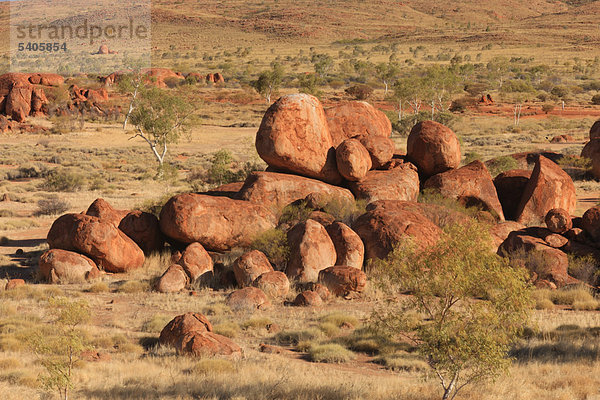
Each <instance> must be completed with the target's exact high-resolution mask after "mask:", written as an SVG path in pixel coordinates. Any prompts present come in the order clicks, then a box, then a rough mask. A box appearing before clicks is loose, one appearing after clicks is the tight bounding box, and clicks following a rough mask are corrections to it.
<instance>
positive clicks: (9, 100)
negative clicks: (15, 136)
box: [4, 81, 33, 122]
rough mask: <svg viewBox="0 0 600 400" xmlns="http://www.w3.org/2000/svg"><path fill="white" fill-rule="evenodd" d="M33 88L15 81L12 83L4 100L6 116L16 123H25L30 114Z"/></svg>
mask: <svg viewBox="0 0 600 400" xmlns="http://www.w3.org/2000/svg"><path fill="white" fill-rule="evenodd" d="M32 93H33V86H32V85H31V84H29V83H24V82H20V81H16V82H14V83H13V85H12V88H11V89H10V91H9V93H8V95H7V96H6V98H5V100H4V104H5V105H4V108H5V112H6V115H9V116H11V117H12V119H13V120H15V121H17V122H23V121H25V118H26V117H27V116H28V115H29V113H30V112H31V96H32Z"/></svg>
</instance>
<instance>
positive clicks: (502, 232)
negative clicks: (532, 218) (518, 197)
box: [490, 221, 525, 252]
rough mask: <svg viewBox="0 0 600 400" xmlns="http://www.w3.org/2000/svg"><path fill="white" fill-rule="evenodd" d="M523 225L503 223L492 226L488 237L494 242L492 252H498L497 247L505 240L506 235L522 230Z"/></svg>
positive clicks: (514, 222)
mask: <svg viewBox="0 0 600 400" xmlns="http://www.w3.org/2000/svg"><path fill="white" fill-rule="evenodd" d="M524 228H525V225H523V224H520V223H518V222H516V221H503V222H499V223H497V224H494V225H492V226H491V227H490V235H491V236H492V240H493V242H494V248H493V250H494V252H496V251H497V250H498V247H500V245H501V244H502V242H504V241H505V240H506V238H507V237H508V235H509V234H510V233H511V232H513V231H518V230H520V229H524Z"/></svg>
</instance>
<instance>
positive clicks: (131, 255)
mask: <svg viewBox="0 0 600 400" xmlns="http://www.w3.org/2000/svg"><path fill="white" fill-rule="evenodd" d="M48 244H49V246H50V248H51V249H54V248H58V249H62V250H69V251H77V252H79V253H82V254H85V255H86V256H88V257H90V258H91V259H92V260H94V262H96V264H97V265H98V267H100V268H102V269H104V270H105V271H108V272H127V271H129V270H132V269H136V268H140V267H141V266H142V265H143V264H144V252H143V251H142V250H141V249H140V248H139V246H138V245H137V244H136V243H135V242H134V241H133V240H131V239H130V238H129V237H128V236H127V235H125V234H124V233H123V232H122V231H121V230H119V229H118V228H117V227H115V226H114V225H113V224H112V223H109V222H103V221H101V220H100V219H98V218H97V217H92V216H89V215H83V214H66V215H63V216H62V217H60V218H58V219H57V220H56V221H54V223H53V224H52V227H51V228H50V231H49V232H48Z"/></svg>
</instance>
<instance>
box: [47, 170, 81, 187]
mask: <svg viewBox="0 0 600 400" xmlns="http://www.w3.org/2000/svg"><path fill="white" fill-rule="evenodd" d="M83 185H84V179H83V176H81V175H80V174H78V173H76V172H72V171H70V170H67V169H54V170H52V171H50V172H49V173H48V175H46V178H45V179H44V183H43V184H42V188H43V189H45V190H48V191H51V192H74V191H76V190H79V189H81V188H82V187H83Z"/></svg>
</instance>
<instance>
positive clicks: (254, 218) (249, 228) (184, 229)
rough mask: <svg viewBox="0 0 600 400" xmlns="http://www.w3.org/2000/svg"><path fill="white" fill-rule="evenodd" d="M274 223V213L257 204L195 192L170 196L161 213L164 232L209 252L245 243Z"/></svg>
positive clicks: (273, 225)
mask: <svg viewBox="0 0 600 400" xmlns="http://www.w3.org/2000/svg"><path fill="white" fill-rule="evenodd" d="M275 224H276V218H275V216H274V215H273V214H272V213H271V212H270V211H269V210H268V209H267V208H265V207H263V206H262V205H260V204H255V203H251V202H249V201H243V200H232V199H230V198H227V197H217V196H208V195H201V194H194V193H186V194H180V195H177V196H174V197H172V198H171V199H170V200H169V201H168V202H167V203H166V204H165V205H164V207H163V208H162V210H161V213H160V228H161V231H162V232H163V233H164V234H165V235H167V236H168V237H170V238H171V239H174V240H176V241H179V242H181V243H186V244H189V243H194V242H198V243H200V244H202V246H204V247H205V248H206V249H207V250H211V251H227V250H230V249H231V248H232V247H237V246H247V245H249V244H250V243H251V242H252V241H253V240H254V238H256V236H258V235H259V234H261V233H262V232H264V231H266V230H269V229H272V228H274V227H275Z"/></svg>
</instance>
